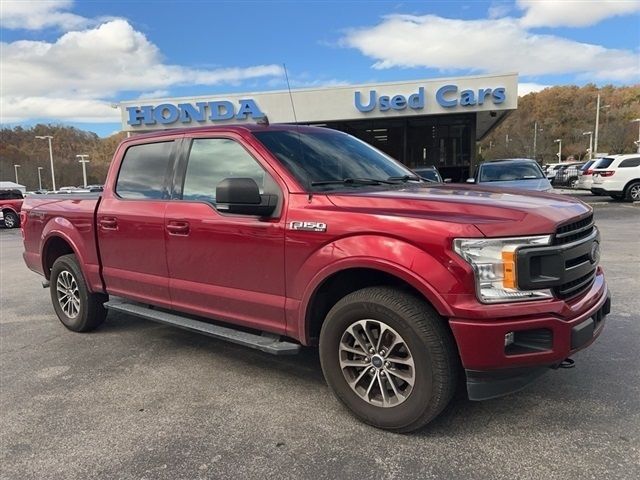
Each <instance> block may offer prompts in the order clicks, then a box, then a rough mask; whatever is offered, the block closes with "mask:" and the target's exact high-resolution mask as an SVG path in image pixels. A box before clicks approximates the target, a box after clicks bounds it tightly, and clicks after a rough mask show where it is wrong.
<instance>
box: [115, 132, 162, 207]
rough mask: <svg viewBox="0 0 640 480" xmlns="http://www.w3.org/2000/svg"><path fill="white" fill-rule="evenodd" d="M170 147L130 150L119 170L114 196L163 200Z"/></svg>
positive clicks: (151, 146) (141, 147) (133, 148)
mask: <svg viewBox="0 0 640 480" xmlns="http://www.w3.org/2000/svg"><path fill="white" fill-rule="evenodd" d="M173 145H174V142H173V141H170V142H157V143H146V144H144V145H133V146H131V147H129V148H128V149H127V151H126V153H125V155H124V158H123V159H122V165H121V166H120V173H119V174H118V181H117V183H116V194H118V196H120V197H121V198H128V199H154V200H158V199H162V198H166V197H167V195H166V190H167V188H166V185H165V180H166V178H167V170H168V168H169V164H170V160H171V154H172V152H173Z"/></svg>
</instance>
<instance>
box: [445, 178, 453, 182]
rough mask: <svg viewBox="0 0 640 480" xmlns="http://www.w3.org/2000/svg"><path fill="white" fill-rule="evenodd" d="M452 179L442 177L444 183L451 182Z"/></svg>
mask: <svg viewBox="0 0 640 480" xmlns="http://www.w3.org/2000/svg"><path fill="white" fill-rule="evenodd" d="M452 181H453V180H451V179H450V178H445V179H444V183H451V182H452Z"/></svg>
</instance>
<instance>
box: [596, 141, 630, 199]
mask: <svg viewBox="0 0 640 480" xmlns="http://www.w3.org/2000/svg"><path fill="white" fill-rule="evenodd" d="M591 192H592V193H595V194H596V195H599V194H600V195H601V194H604V195H609V196H610V197H612V198H615V199H616V200H622V199H625V200H627V201H629V202H633V201H639V200H640V153H635V154H630V155H616V156H611V157H605V158H603V159H602V160H600V161H599V162H598V164H597V165H596V168H594V169H593V183H592V185H591Z"/></svg>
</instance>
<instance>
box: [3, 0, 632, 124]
mask: <svg viewBox="0 0 640 480" xmlns="http://www.w3.org/2000/svg"><path fill="white" fill-rule="evenodd" d="M0 40H1V48H0V56H1V59H0V60H1V62H0V67H1V70H0V123H1V124H2V126H5V127H7V126H8V127H13V126H17V125H22V126H28V125H33V124H35V123H56V124H59V123H60V124H65V125H73V126H76V127H78V128H82V129H84V130H90V131H94V132H96V133H97V134H98V135H101V136H107V135H110V134H112V133H114V132H116V131H119V130H120V116H119V112H118V110H117V109H114V108H113V107H112V104H114V103H117V102H119V101H124V100H134V99H139V98H140V99H143V98H158V97H174V96H175V97H181V96H196V95H214V94H223V93H233V92H253V91H266V90H281V89H284V88H286V81H285V77H284V72H283V64H286V68H287V73H288V75H289V79H290V83H291V87H292V88H304V87H318V86H331V85H340V84H358V83H376V82H388V81H396V80H417V79H427V78H439V77H450V76H464V75H473V74H484V73H506V72H517V73H519V75H520V77H519V82H520V85H519V94H520V95H523V94H526V93H528V92H531V91H539V90H541V89H543V88H545V87H547V86H552V85H568V84H576V85H584V84H587V83H595V84H597V85H606V84H614V85H636V84H640V0H622V1H617V0H599V1H596V0H564V1H560V0H549V1H548V0H512V1H474V0H466V1H465V0H460V1H404V2H403V1H396V2H388V1H375V0H368V1H353V0H352V1H349V0H343V1H331V0H327V1H306V0H297V1H269V0H263V1H243V0H235V1H212V0H211V1H207V0H200V1H195V0H187V1H166V0H153V1H152V0H145V1H135V0H132V1H122V0H110V1H100V0H90V1H89V0H84V1H73V0H48V1H39V0H20V1H14V0H0Z"/></svg>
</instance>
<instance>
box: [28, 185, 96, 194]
mask: <svg viewBox="0 0 640 480" xmlns="http://www.w3.org/2000/svg"><path fill="white" fill-rule="evenodd" d="M102 190H103V186H102V185H97V184H96V185H87V186H86V187H60V188H59V189H58V190H45V189H42V190H34V191H31V192H27V195H48V194H50V193H89V192H102Z"/></svg>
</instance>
